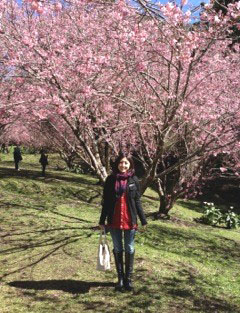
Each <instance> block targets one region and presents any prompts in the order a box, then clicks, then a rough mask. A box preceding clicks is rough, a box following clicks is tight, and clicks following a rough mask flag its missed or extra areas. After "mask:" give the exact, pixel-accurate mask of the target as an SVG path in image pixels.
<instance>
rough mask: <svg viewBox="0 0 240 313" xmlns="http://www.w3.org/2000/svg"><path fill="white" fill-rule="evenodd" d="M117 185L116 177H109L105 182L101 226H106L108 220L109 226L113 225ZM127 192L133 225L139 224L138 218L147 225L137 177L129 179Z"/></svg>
mask: <svg viewBox="0 0 240 313" xmlns="http://www.w3.org/2000/svg"><path fill="white" fill-rule="evenodd" d="M115 183H116V176H115V175H110V176H108V177H107V179H106V181H105V184H104V189H103V202H102V212H101V216H100V220H99V224H100V225H104V224H105V220H106V218H107V223H108V224H111V223H112V218H113V214H114V208H115V204H116V201H117V196H116V191H115ZM126 192H127V204H128V209H129V212H130V215H131V219H132V225H136V224H137V216H138V217H139V219H140V221H141V224H142V225H146V224H147V221H146V218H145V215H144V212H143V209H142V205H141V200H140V186H139V181H138V178H137V176H132V177H129V178H128V182H127V189H126Z"/></svg>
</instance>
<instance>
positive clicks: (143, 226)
mask: <svg viewBox="0 0 240 313" xmlns="http://www.w3.org/2000/svg"><path fill="white" fill-rule="evenodd" d="M146 229H147V225H142V226H141V228H140V229H139V231H140V232H144V231H146Z"/></svg>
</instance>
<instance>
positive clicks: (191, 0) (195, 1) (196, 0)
mask: <svg viewBox="0 0 240 313" xmlns="http://www.w3.org/2000/svg"><path fill="white" fill-rule="evenodd" d="M0 1H1V0H0ZM168 1H169V0H160V2H161V3H166V2H168ZM17 2H18V3H21V2H22V0H17ZM153 2H159V0H158V1H153ZM176 2H180V1H179V0H176ZM188 2H189V4H191V5H192V6H193V7H195V6H198V5H199V4H200V3H201V2H206V3H208V2H209V0H189V1H188Z"/></svg>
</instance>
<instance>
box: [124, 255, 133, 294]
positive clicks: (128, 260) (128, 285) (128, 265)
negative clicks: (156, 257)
mask: <svg viewBox="0 0 240 313" xmlns="http://www.w3.org/2000/svg"><path fill="white" fill-rule="evenodd" d="M133 263H134V252H133V253H125V272H126V276H125V289H126V290H128V291H131V290H133V284H132V274H133Z"/></svg>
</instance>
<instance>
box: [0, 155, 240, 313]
mask: <svg viewBox="0 0 240 313" xmlns="http://www.w3.org/2000/svg"><path fill="white" fill-rule="evenodd" d="M38 160H39V155H23V161H22V162H21V164H20V169H21V170H20V171H19V172H16V171H15V170H14V164H13V161H12V155H11V154H9V155H4V154H0V210H1V211H0V212H1V214H0V252H1V253H0V277H1V281H0V303H1V305H0V313H22V312H24V313H58V312H61V313H63V312H66V313H75V312H79V313H80V312H85V311H86V312H89V313H93V312H111V313H121V312H122V313H131V312H132V313H133V312H139V313H140V312H141V313H143V312H144V313H145V312H146V313H150V312H151V313H153V312H162V313H175V312H176V313H183V312H184V313H192V312H198V313H208V312H212V313H220V312H232V313H238V312H239V313H240V296H239V295H240V262H239V261H240V232H239V230H227V229H224V228H217V227H211V226H204V225H201V224H198V223H196V222H195V221H194V219H195V218H196V217H200V216H201V208H200V206H199V205H198V203H197V202H194V201H191V202H184V201H179V202H178V203H177V204H176V205H175V207H174V209H173V210H172V212H171V216H172V218H171V220H166V221H156V220H153V219H152V218H151V213H153V212H155V211H156V210H157V209H158V201H157V195H156V194H155V193H154V192H153V191H152V190H147V191H146V193H145V194H144V196H143V197H142V201H143V205H144V209H145V212H146V214H147V216H148V222H149V225H148V228H147V230H146V231H145V232H140V231H139V232H138V234H137V237H136V262H135V273H134V282H135V291H134V292H133V293H116V292H115V291H114V282H115V281H116V274H115V270H114V264H113V259H112V268H113V270H111V271H108V272H106V273H102V272H98V271H96V270H95V268H96V256H97V246H98V235H99V232H98V230H96V229H95V226H96V225H97V223H98V218H99V214H100V202H101V192H102V187H101V186H99V185H97V181H98V180H97V179H96V178H94V177H91V176H87V175H80V174H74V173H69V172H66V171H58V170H56V169H57V168H58V167H61V161H60V160H59V159H58V158H57V156H56V155H50V156H49V164H50V165H49V166H48V167H47V171H46V173H47V175H46V177H45V178H42V177H41V176H40V173H41V169H40V165H39V163H38ZM108 236H109V235H108ZM109 241H110V238H109ZM110 245H111V242H110Z"/></svg>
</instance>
